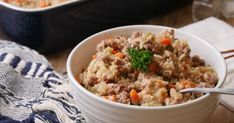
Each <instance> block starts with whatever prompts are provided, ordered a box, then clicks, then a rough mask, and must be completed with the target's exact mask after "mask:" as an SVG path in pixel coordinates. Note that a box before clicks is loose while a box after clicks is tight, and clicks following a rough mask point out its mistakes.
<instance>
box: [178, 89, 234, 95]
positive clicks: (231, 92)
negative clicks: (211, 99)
mask: <svg viewBox="0 0 234 123" xmlns="http://www.w3.org/2000/svg"><path fill="white" fill-rule="evenodd" d="M190 92H198V93H217V94H228V95H234V88H186V89H183V90H181V91H180V93H190Z"/></svg>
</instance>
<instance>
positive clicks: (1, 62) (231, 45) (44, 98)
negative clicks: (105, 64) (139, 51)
mask: <svg viewBox="0 0 234 123" xmlns="http://www.w3.org/2000/svg"><path fill="white" fill-rule="evenodd" d="M181 30H183V31H185V32H187V33H191V34H194V35H197V36H199V37H201V38H203V39H205V40H206V41H209V42H210V43H212V44H214V45H215V46H216V47H217V48H218V49H219V50H226V49H234V29H233V28H232V27H231V26H229V25H228V24H226V23H224V22H222V21H220V20H218V19H216V18H212V17H211V18H208V19H206V20H203V21H201V22H197V23H194V24H191V25H188V26H186V27H183V28H181ZM227 64H228V78H227V81H226V82H225V84H224V86H225V87H228V88H234V84H233V83H234V80H233V79H234V77H232V76H234V72H233V71H234V59H230V60H227ZM233 102H234V98H233V97H230V96H222V98H221V103H222V104H224V105H225V106H227V107H229V108H230V109H232V110H234V104H233ZM22 122H23V123H34V122H35V123H85V119H84V118H83V117H82V115H81V111H80V110H79V108H77V107H76V105H75V102H74V100H73V95H72V93H71V88H70V86H69V82H68V81H67V79H66V76H64V75H62V74H59V73H57V72H55V71H54V70H53V68H52V67H51V65H50V64H49V63H48V61H47V60H46V59H45V58H44V56H42V55H40V54H38V53H37V52H36V51H33V50H31V49H29V48H27V47H24V46H21V45H18V44H15V43H13V42H9V41H0V123H22Z"/></svg>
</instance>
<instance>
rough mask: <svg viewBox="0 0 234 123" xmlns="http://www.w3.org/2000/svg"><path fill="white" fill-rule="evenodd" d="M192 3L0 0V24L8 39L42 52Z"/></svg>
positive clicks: (174, 0)
mask: <svg viewBox="0 0 234 123" xmlns="http://www.w3.org/2000/svg"><path fill="white" fill-rule="evenodd" d="M189 2H191V0H139V1H136V0H70V1H66V2H64V3H60V4H58V5H54V6H49V7H45V8H36V9H25V8H20V7H16V6H12V5H10V4H7V3H5V2H2V1H0V13H1V14H0V22H1V26H2V28H3V30H4V32H5V33H6V34H7V36H8V37H9V38H10V39H11V40H13V41H15V42H18V43H20V44H23V45H26V46H29V47H31V48H34V49H37V50H39V51H41V52H50V51H57V50H60V49H61V48H65V47H67V46H72V45H74V44H77V42H79V41H81V40H82V39H84V38H85V37H87V36H89V35H91V34H93V33H95V32H98V31H100V30H104V29H106V28H110V27H115V26H120V25H126V24H136V23H143V21H144V20H145V19H147V18H149V17H152V16H156V15H159V14H162V13H164V12H167V11H169V10H171V9H173V8H176V7H178V6H181V5H184V4H187V3H189Z"/></svg>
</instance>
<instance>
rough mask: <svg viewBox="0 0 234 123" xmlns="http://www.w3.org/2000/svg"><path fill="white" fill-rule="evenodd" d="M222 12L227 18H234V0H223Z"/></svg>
mask: <svg viewBox="0 0 234 123" xmlns="http://www.w3.org/2000/svg"><path fill="white" fill-rule="evenodd" d="M221 12H222V14H223V15H224V17H226V18H234V0H221Z"/></svg>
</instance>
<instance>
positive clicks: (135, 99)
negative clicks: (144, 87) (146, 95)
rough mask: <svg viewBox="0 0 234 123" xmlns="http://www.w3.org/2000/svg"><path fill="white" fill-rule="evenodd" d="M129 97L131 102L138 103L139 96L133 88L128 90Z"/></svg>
mask: <svg viewBox="0 0 234 123" xmlns="http://www.w3.org/2000/svg"><path fill="white" fill-rule="evenodd" d="M130 99H131V102H132V103H133V104H138V102H139V96H138V94H137V91H136V90H135V89H132V90H131V91H130Z"/></svg>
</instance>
